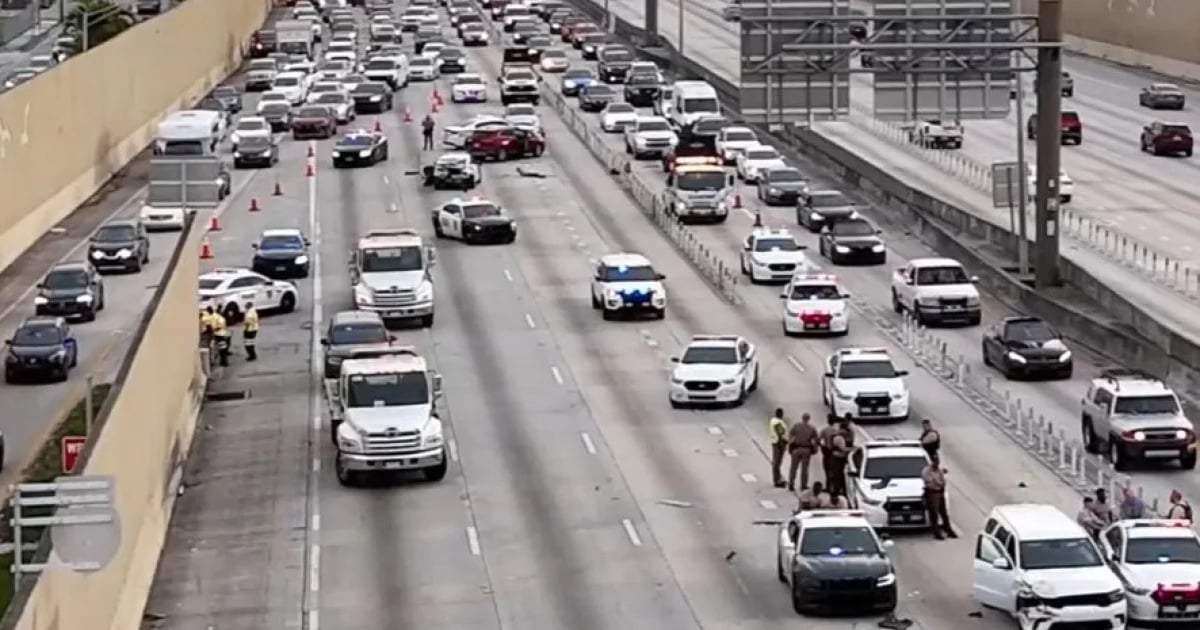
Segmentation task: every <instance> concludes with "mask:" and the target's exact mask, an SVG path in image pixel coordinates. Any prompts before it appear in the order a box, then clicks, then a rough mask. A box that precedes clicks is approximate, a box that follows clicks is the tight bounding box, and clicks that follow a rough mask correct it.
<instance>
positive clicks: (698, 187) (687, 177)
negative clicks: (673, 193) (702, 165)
mask: <svg viewBox="0 0 1200 630" xmlns="http://www.w3.org/2000/svg"><path fill="white" fill-rule="evenodd" d="M725 180H726V177H725V173H723V172H721V171H698V172H691V173H687V172H685V173H681V174H680V175H679V176H678V177H676V178H675V186H676V187H677V188H679V190H686V191H702V190H721V189H722V188H725V183H726V181H725Z"/></svg>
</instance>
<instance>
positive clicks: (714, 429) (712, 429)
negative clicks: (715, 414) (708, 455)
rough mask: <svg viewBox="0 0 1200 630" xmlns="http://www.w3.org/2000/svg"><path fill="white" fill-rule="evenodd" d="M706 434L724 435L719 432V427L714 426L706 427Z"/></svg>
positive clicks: (722, 432)
mask: <svg viewBox="0 0 1200 630" xmlns="http://www.w3.org/2000/svg"><path fill="white" fill-rule="evenodd" d="M708 434H709V435H724V434H725V432H724V431H722V430H721V427H718V426H715V425H714V426H711V427H708Z"/></svg>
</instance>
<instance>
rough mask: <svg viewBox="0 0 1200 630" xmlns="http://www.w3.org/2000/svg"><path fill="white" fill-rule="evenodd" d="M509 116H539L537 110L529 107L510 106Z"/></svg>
mask: <svg viewBox="0 0 1200 630" xmlns="http://www.w3.org/2000/svg"><path fill="white" fill-rule="evenodd" d="M507 114H508V115H509V116H537V110H536V109H534V108H533V107H531V106H529V105H509V106H508V112H507Z"/></svg>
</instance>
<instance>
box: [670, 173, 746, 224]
mask: <svg viewBox="0 0 1200 630" xmlns="http://www.w3.org/2000/svg"><path fill="white" fill-rule="evenodd" d="M734 183H735V182H734V179H733V175H732V174H729V173H726V172H725V168H724V167H723V166H722V165H721V160H720V159H719V158H714V157H679V158H674V159H673V160H672V162H671V164H670V166H669V171H668V172H667V195H668V197H669V201H670V205H669V206H668V208H667V211H668V212H671V213H674V214H675V216H676V217H678V218H679V221H680V222H682V223H699V222H702V221H704V222H709V223H724V222H725V219H727V218H729V204H728V203H726V199H728V198H729V195H730V193H732V192H733V187H734Z"/></svg>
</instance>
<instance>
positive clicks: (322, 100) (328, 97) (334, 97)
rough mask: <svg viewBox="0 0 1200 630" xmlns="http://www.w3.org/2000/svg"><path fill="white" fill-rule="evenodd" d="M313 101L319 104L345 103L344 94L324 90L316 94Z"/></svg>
mask: <svg viewBox="0 0 1200 630" xmlns="http://www.w3.org/2000/svg"><path fill="white" fill-rule="evenodd" d="M313 102H314V103H319V104H321V105H344V104H345V103H346V96H345V95H344V94H340V93H338V92H326V93H324V94H322V95H320V96H318V97H317V100H315V101H313Z"/></svg>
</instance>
